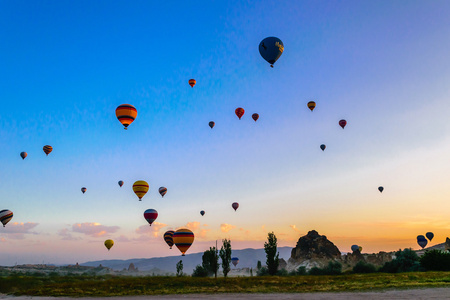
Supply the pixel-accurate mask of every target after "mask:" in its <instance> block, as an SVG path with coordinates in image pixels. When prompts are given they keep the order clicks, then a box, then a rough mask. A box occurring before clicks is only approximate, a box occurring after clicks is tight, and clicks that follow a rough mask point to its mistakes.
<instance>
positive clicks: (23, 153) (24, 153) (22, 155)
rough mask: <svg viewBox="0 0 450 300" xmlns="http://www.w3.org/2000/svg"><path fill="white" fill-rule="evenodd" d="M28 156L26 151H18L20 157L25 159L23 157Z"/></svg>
mask: <svg viewBox="0 0 450 300" xmlns="http://www.w3.org/2000/svg"><path fill="white" fill-rule="evenodd" d="M27 156H28V153H26V152H20V157H22V159H25V157H27Z"/></svg>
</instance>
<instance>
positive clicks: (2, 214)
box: [0, 209, 13, 227]
mask: <svg viewBox="0 0 450 300" xmlns="http://www.w3.org/2000/svg"><path fill="white" fill-rule="evenodd" d="M12 217H13V212H12V211H10V210H9V209H4V210H0V222H2V224H3V227H5V225H6V224H8V222H9V221H11V219H12Z"/></svg>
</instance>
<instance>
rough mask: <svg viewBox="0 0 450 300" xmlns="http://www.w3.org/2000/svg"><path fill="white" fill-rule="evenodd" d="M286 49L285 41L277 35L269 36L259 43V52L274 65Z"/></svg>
mask: <svg viewBox="0 0 450 300" xmlns="http://www.w3.org/2000/svg"><path fill="white" fill-rule="evenodd" d="M283 51H284V45H283V42H282V41H281V40H280V39H279V38H277V37H273V36H271V37H267V38H265V39H263V40H262V41H261V43H259V54H261V56H262V57H263V58H264V59H265V60H266V61H267V62H268V63H269V64H270V66H271V67H273V64H274V63H275V62H276V61H277V60H278V58H280V56H281V54H282V53H283Z"/></svg>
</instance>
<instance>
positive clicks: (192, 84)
mask: <svg viewBox="0 0 450 300" xmlns="http://www.w3.org/2000/svg"><path fill="white" fill-rule="evenodd" d="M196 83H197V81H195V79H189V85H190V86H191V88H193V87H194V85H195V84H196Z"/></svg>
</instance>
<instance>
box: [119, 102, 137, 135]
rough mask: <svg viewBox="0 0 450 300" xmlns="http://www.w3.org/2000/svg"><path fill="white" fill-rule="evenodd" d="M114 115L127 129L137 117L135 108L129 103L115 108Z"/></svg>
mask: <svg viewBox="0 0 450 300" xmlns="http://www.w3.org/2000/svg"><path fill="white" fill-rule="evenodd" d="M116 117H117V119H119V122H120V123H122V125H123V126H124V127H125V129H127V127H128V125H130V124H131V123H133V121H134V120H135V119H136V117H137V109H136V107H134V106H133V105H131V104H122V105H119V106H118V107H117V108H116Z"/></svg>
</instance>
